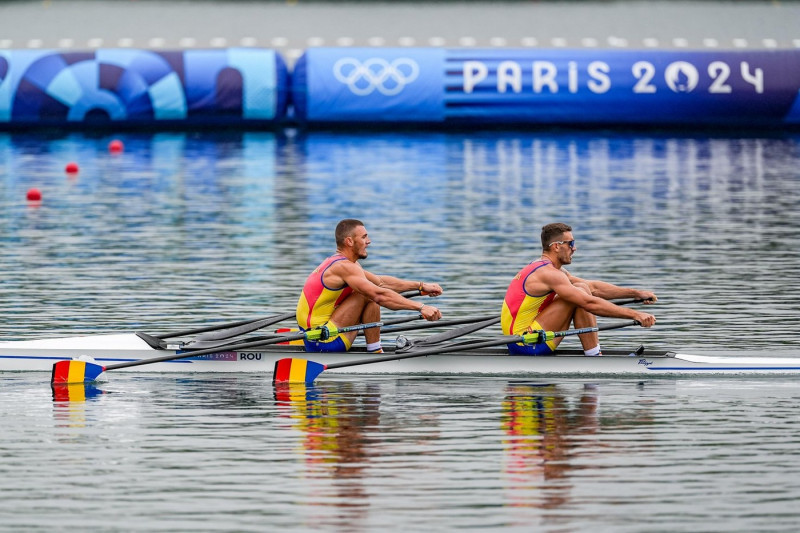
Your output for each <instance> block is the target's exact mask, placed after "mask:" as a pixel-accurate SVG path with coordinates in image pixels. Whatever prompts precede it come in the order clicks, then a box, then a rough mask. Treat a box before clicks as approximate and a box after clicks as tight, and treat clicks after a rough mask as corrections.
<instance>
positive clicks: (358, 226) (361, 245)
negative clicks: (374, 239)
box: [336, 218, 371, 259]
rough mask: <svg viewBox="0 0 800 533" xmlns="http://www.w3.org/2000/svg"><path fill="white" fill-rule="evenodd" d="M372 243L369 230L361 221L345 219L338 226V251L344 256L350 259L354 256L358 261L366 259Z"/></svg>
mask: <svg viewBox="0 0 800 533" xmlns="http://www.w3.org/2000/svg"><path fill="white" fill-rule="evenodd" d="M370 242H371V241H370V240H369V235H367V228H365V227H364V223H363V222H361V221H360V220H356V219H355V218H345V219H344V220H341V221H339V223H338V224H337V225H336V249H337V250H339V251H340V252H342V253H343V254H344V255H346V256H348V257H350V255H351V254H352V255H354V256H355V258H357V259H366V258H367V246H369V245H370ZM351 259H352V258H351Z"/></svg>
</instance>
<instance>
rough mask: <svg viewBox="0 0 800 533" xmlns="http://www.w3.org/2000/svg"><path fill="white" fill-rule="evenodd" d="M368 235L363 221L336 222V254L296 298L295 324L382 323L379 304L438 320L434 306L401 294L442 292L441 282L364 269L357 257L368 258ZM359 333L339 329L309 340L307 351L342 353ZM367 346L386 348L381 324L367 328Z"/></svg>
mask: <svg viewBox="0 0 800 533" xmlns="http://www.w3.org/2000/svg"><path fill="white" fill-rule="evenodd" d="M370 242H371V241H370V239H369V236H368V235H367V230H366V228H365V227H364V223H363V222H361V221H360V220H355V219H352V218H348V219H344V220H342V221H340V222H339V224H338V225H337V226H336V253H335V254H334V255H332V256H330V257H328V258H327V259H325V260H324V261H323V262H322V264H320V265H319V266H318V267H317V268H316V269H315V270H314V271H313V272H312V273H311V274H310V275H309V276H308V278H307V279H306V282H305V285H304V286H303V291H302V293H301V294H300V299H299V301H298V302H297V324H298V326H299V327H300V329H301V330H302V331H306V330H309V329H312V328H316V327H319V326H324V325H331V326H334V327H335V328H342V327H346V326H353V325H355V324H365V323H373V322H378V321H380V318H381V307H386V308H387V309H395V310H399V309H407V310H412V311H419V313H420V315H422V318H424V319H425V320H431V321H433V320H439V319H440V318H441V317H442V313H441V312H440V311H439V309H437V308H436V307H433V306H432V305H428V304H422V303H420V302H415V301H413V300H409V299H408V298H405V297H403V296H401V295H400V294H399V293H400V292H403V291H412V290H419V292H420V293H421V294H426V295H428V296H439V295H440V294H442V288H441V287H440V286H439V284H438V283H426V282H423V281H408V280H403V279H399V278H395V277H392V276H387V275H381V276H378V275H376V274H373V273H372V272H368V271H366V270H364V269H363V268H362V267H361V265H360V264H359V263H358V261H359V259H366V258H367V247H368V246H369V245H370ZM357 334H358V332H357V331H348V332H339V333H338V335H336V336H333V337H332V338H328V339H321V340H305V341H304V342H305V345H306V351H309V352H344V351H347V350H349V349H350V346H351V345H352V344H353V340H354V339H355V337H356V335H357ZM364 336H365V338H366V341H367V350H368V351H370V352H382V351H383V349H382V348H381V331H380V328H377V327H375V328H370V329H367V330H365V332H364Z"/></svg>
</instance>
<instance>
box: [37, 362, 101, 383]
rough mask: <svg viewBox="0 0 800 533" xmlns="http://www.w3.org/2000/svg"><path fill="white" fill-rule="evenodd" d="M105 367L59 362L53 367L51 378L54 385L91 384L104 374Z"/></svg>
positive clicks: (88, 363)
mask: <svg viewBox="0 0 800 533" xmlns="http://www.w3.org/2000/svg"><path fill="white" fill-rule="evenodd" d="M104 370H105V367H102V366H100V365H96V364H94V363H90V362H88V361H80V360H77V359H72V360H70V361H58V362H57V363H55V364H54V365H53V374H52V377H51V378H50V383H51V384H52V385H68V384H70V383H90V382H92V381H95V380H96V379H97V377H98V376H99V375H100V374H102V373H103V371H104Z"/></svg>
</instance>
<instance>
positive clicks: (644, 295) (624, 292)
mask: <svg viewBox="0 0 800 533" xmlns="http://www.w3.org/2000/svg"><path fill="white" fill-rule="evenodd" d="M564 273H565V274H566V275H567V277H568V278H569V281H570V283H572V284H573V285H574V284H575V283H578V282H583V283H586V284H587V285H589V288H590V289H591V290H592V295H593V296H597V297H598V298H602V299H604V300H613V299H615V298H636V299H637V300H644V303H645V304H653V303H656V301H657V300H658V298H657V297H656V295H655V293H652V292H650V291H643V290H639V289H631V288H628V287H620V286H618V285H614V284H612V283H607V282H605V281H597V280H586V279H581V278H579V277H577V276H573V275H572V274H570V273H569V272H566V271H564Z"/></svg>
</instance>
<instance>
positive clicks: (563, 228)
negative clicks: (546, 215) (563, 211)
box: [542, 222, 572, 251]
mask: <svg viewBox="0 0 800 533" xmlns="http://www.w3.org/2000/svg"><path fill="white" fill-rule="evenodd" d="M568 231H572V227H571V226H568V225H566V224H564V223H563V222H553V223H552V224H547V225H546V226H542V250H545V251H547V248H548V247H549V246H550V244H552V242H553V239H554V238H556V237H559V236H561V235H563V234H564V233H566V232H568Z"/></svg>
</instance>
